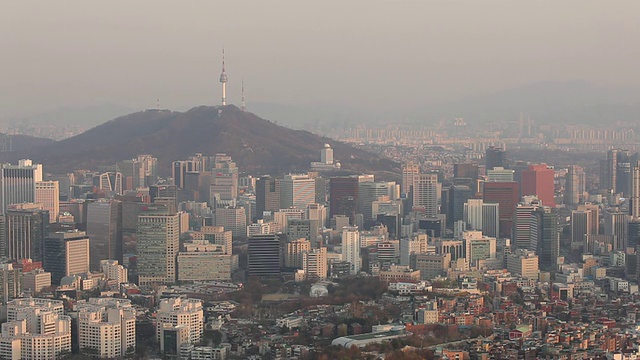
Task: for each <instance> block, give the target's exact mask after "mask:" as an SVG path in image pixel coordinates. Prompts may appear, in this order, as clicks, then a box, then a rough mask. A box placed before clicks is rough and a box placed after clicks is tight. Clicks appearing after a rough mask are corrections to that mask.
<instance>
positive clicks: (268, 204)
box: [256, 176, 280, 219]
mask: <svg viewBox="0 0 640 360" xmlns="http://www.w3.org/2000/svg"><path fill="white" fill-rule="evenodd" d="M278 209H280V182H279V181H276V179H274V178H272V177H270V176H262V177H260V179H258V180H257V181H256V219H262V218H263V216H264V212H265V211H277V210H278Z"/></svg>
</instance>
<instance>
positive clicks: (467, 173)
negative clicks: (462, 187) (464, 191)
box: [453, 163, 478, 180]
mask: <svg viewBox="0 0 640 360" xmlns="http://www.w3.org/2000/svg"><path fill="white" fill-rule="evenodd" d="M453 177H454V178H463V179H471V180H476V179H477V178H478V164H471V163H467V164H453Z"/></svg>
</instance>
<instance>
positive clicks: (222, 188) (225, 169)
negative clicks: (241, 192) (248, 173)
mask: <svg viewBox="0 0 640 360" xmlns="http://www.w3.org/2000/svg"><path fill="white" fill-rule="evenodd" d="M237 197H238V167H237V166H236V163H235V162H233V160H231V157H230V156H228V155H226V154H216V156H215V158H214V168H213V182H212V183H211V194H210V202H209V204H210V205H211V206H214V204H216V203H217V202H220V201H229V200H234V199H236V198H237ZM216 207H217V206H216Z"/></svg>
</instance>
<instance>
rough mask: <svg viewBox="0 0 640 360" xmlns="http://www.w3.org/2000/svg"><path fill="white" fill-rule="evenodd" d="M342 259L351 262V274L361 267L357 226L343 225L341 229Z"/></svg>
mask: <svg viewBox="0 0 640 360" xmlns="http://www.w3.org/2000/svg"><path fill="white" fill-rule="evenodd" d="M342 260H343V261H347V262H349V263H350V264H351V274H353V275H355V274H357V273H359V272H360V269H361V268H362V259H361V258H360V231H358V227H357V226H345V227H344V229H343V230H342Z"/></svg>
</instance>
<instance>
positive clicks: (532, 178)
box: [522, 164, 556, 208]
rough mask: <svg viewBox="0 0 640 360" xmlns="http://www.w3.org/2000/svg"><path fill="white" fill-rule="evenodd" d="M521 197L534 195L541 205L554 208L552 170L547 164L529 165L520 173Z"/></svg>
mask: <svg viewBox="0 0 640 360" xmlns="http://www.w3.org/2000/svg"><path fill="white" fill-rule="evenodd" d="M522 195H523V196H526V195H535V196H537V197H538V199H540V201H542V205H544V206H549V207H551V208H554V207H556V201H555V191H554V171H553V169H551V168H549V167H548V166H547V164H538V165H529V169H527V170H524V171H523V172H522Z"/></svg>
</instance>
